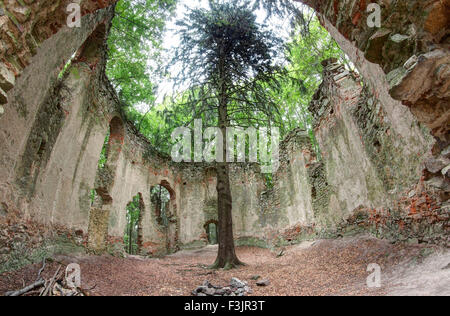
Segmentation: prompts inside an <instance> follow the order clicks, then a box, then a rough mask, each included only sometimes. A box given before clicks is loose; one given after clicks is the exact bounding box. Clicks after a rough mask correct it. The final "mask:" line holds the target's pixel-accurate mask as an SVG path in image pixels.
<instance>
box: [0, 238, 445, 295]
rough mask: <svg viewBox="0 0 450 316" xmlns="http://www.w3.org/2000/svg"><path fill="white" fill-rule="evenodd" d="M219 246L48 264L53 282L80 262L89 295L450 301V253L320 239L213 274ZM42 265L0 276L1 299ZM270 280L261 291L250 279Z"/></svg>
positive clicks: (242, 253) (246, 251)
mask: <svg viewBox="0 0 450 316" xmlns="http://www.w3.org/2000/svg"><path fill="white" fill-rule="evenodd" d="M216 253H217V247H215V246H209V247H206V248H203V249H200V250H194V251H182V252H178V253H176V254H174V255H171V256H167V257H165V258H162V259H147V258H141V257H137V256H130V257H129V258H126V259H121V258H115V257H111V256H100V257H97V256H74V257H69V256H64V257H57V258H55V261H54V262H52V263H51V264H48V265H47V266H46V269H45V271H44V273H43V276H50V275H52V274H53V273H54V271H55V270H56V269H57V267H58V266H59V265H60V264H64V265H67V264H69V263H79V264H80V266H81V273H82V274H81V279H82V287H83V288H85V289H91V288H93V287H94V288H93V289H92V290H90V293H91V295H124V296H128V295H143V296H146V295H149V296H154V295H164V296H170V295H183V296H187V295H190V293H191V292H192V290H194V289H195V288H196V287H197V286H199V285H202V283H203V282H204V281H205V280H208V281H210V282H211V283H212V284H215V285H222V286H225V285H228V284H229V283H230V279H231V278H232V277H236V278H239V279H241V280H244V281H247V282H248V283H249V285H250V287H251V288H252V289H253V294H252V295H256V296H265V295H330V296H334V295H338V296H340V295H446V296H448V295H450V266H449V264H450V253H449V251H448V250H444V249H442V248H438V247H431V246H425V245H407V244H390V243H388V242H386V241H381V240H377V239H374V238H370V237H365V236H359V237H354V238H344V239H338V240H319V241H316V242H305V243H303V244H301V245H296V246H291V247H287V248H286V249H285V251H284V254H283V255H282V256H281V257H277V254H278V253H279V250H277V251H276V252H271V251H270V250H268V249H260V248H251V247H240V248H238V249H237V253H238V257H239V258H240V259H241V260H242V261H243V262H245V263H246V264H247V265H246V266H245V267H242V268H239V269H235V270H231V271H212V270H209V269H207V266H208V265H210V264H212V263H213V262H214V259H215V256H216ZM371 263H376V264H378V265H379V266H380V267H381V287H380V288H368V287H367V284H366V279H367V277H368V276H369V275H370V274H371V272H367V267H368V265H369V264H371ZM40 267H41V264H36V265H32V266H28V267H26V268H24V269H22V270H20V271H15V272H10V273H5V274H2V275H0V293H4V292H6V291H8V290H15V289H19V288H22V287H23V285H24V284H26V285H28V284H30V283H32V282H33V281H34V280H35V279H36V275H37V272H38V270H39V268H40ZM255 276H260V277H261V279H268V280H269V281H270V285H269V286H266V287H258V286H257V285H256V281H255V280H253V279H252V278H253V277H255Z"/></svg>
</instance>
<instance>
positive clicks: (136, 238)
mask: <svg viewBox="0 0 450 316" xmlns="http://www.w3.org/2000/svg"><path fill="white" fill-rule="evenodd" d="M143 211H144V203H143V200H142V196H141V194H138V195H136V196H135V197H134V198H133V200H132V201H131V202H130V203H128V205H127V215H126V216H127V225H126V228H125V235H124V244H125V251H126V252H127V253H128V254H130V255H135V254H138V253H139V250H140V246H141V243H142V236H141V219H142V213H143Z"/></svg>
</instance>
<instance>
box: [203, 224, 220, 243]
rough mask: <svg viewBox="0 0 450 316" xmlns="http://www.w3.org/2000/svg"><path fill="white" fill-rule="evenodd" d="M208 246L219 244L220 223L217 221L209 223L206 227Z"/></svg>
mask: <svg viewBox="0 0 450 316" xmlns="http://www.w3.org/2000/svg"><path fill="white" fill-rule="evenodd" d="M204 228H205V231H206V237H207V240H208V244H210V245H217V244H218V243H219V223H218V222H217V221H215V220H212V221H209V222H207V223H206V224H205V226H204Z"/></svg>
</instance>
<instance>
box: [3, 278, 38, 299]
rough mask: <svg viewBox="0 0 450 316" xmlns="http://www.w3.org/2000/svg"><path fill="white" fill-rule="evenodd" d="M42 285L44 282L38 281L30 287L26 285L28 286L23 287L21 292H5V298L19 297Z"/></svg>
mask: <svg viewBox="0 0 450 316" xmlns="http://www.w3.org/2000/svg"><path fill="white" fill-rule="evenodd" d="M44 284H45V280H42V279H41V280H39V281H37V282H34V283H33V284H31V285H28V286H26V287H24V288H23V289H21V290H18V291H10V292H6V293H5V296H20V295H23V294H25V293H27V292H29V291H31V290H33V289H35V288H37V287H39V286H42V285H44Z"/></svg>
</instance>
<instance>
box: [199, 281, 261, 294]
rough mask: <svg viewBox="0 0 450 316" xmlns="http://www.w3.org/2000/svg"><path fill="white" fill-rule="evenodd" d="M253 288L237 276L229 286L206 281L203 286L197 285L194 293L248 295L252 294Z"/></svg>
mask: <svg viewBox="0 0 450 316" xmlns="http://www.w3.org/2000/svg"><path fill="white" fill-rule="evenodd" d="M252 293H253V291H252V289H251V288H250V287H249V286H248V283H247V282H245V281H241V280H239V279H237V278H232V279H231V282H230V285H229V286H224V287H221V286H215V285H212V284H211V283H210V282H209V281H205V282H204V283H203V285H202V286H199V287H197V288H196V289H195V290H194V291H193V292H192V295H194V296H247V294H252Z"/></svg>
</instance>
